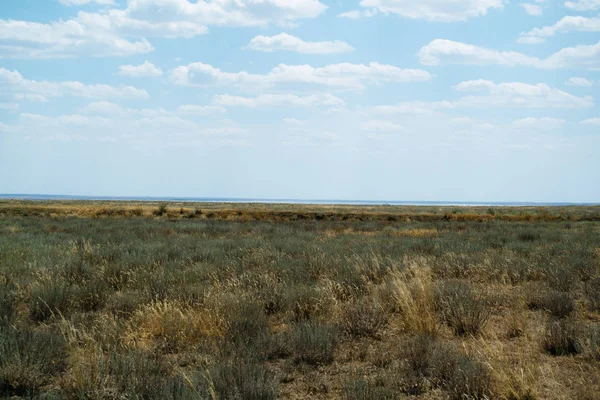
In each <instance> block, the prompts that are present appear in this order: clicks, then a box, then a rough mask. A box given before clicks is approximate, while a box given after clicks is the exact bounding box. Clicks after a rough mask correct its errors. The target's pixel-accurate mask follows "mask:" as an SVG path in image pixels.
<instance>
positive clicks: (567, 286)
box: [545, 265, 579, 293]
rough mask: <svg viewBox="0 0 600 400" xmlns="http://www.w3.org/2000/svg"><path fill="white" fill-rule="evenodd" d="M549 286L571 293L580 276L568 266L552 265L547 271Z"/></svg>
mask: <svg viewBox="0 0 600 400" xmlns="http://www.w3.org/2000/svg"><path fill="white" fill-rule="evenodd" d="M545 276H546V281H547V282H548V285H549V286H550V287H551V288H552V289H555V290H558V291H561V292H565V293H566V292H570V291H572V290H573V288H574V286H575V284H576V283H577V281H578V279H579V274H578V273H577V271H575V269H573V268H571V267H570V266H568V265H552V266H549V267H548V268H546V270H545Z"/></svg>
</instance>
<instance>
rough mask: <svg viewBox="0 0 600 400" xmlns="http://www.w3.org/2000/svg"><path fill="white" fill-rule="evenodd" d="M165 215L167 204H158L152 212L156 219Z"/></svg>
mask: <svg viewBox="0 0 600 400" xmlns="http://www.w3.org/2000/svg"><path fill="white" fill-rule="evenodd" d="M166 213H167V203H160V204H159V205H158V209H157V210H156V211H154V215H156V216H158V217H162V216H163V215H165V214H166Z"/></svg>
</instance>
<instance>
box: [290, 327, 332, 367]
mask: <svg viewBox="0 0 600 400" xmlns="http://www.w3.org/2000/svg"><path fill="white" fill-rule="evenodd" d="M337 344H338V340H337V330H336V329H335V328H333V327H331V326H329V325H322V324H320V323H318V322H314V321H308V322H301V323H299V324H298V325H296V326H295V327H294V329H293V331H292V332H291V334H290V347H291V349H292V354H293V358H294V361H295V362H296V363H305V364H309V365H323V364H329V363H331V362H332V361H333V354H334V351H335V349H336V347H337Z"/></svg>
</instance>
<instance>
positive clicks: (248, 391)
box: [199, 359, 277, 400]
mask: <svg viewBox="0 0 600 400" xmlns="http://www.w3.org/2000/svg"><path fill="white" fill-rule="evenodd" d="M204 378H205V382H203V383H202V384H201V386H200V387H201V389H200V390H199V392H200V393H199V394H200V395H201V398H213V399H214V398H217V399H244V400H246V399H247V400H270V399H276V398H277V385H276V382H275V379H274V378H275V376H274V374H273V372H272V371H270V370H269V369H268V368H267V367H265V366H263V365H262V364H259V363H256V362H249V361H247V360H243V359H234V360H232V361H222V362H218V363H217V364H214V365H212V366H211V367H210V368H208V370H207V372H206V376H205V377H204Z"/></svg>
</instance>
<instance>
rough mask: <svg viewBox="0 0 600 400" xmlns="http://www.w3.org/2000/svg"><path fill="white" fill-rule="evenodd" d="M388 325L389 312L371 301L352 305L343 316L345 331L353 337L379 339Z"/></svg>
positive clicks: (357, 302)
mask: <svg viewBox="0 0 600 400" xmlns="http://www.w3.org/2000/svg"><path fill="white" fill-rule="evenodd" d="M386 324H387V312H386V310H384V309H383V307H382V306H381V305H380V304H378V303H376V302H374V301H373V300H371V299H366V298H363V299H361V300H358V301H356V302H354V303H352V304H350V305H349V306H348V307H347V308H346V310H345V312H344V315H343V327H344V331H345V332H346V333H348V334H349V335H351V336H353V337H357V338H359V337H371V338H378V337H379V335H380V333H381V330H382V329H383V328H384V327H385V325H386Z"/></svg>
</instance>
